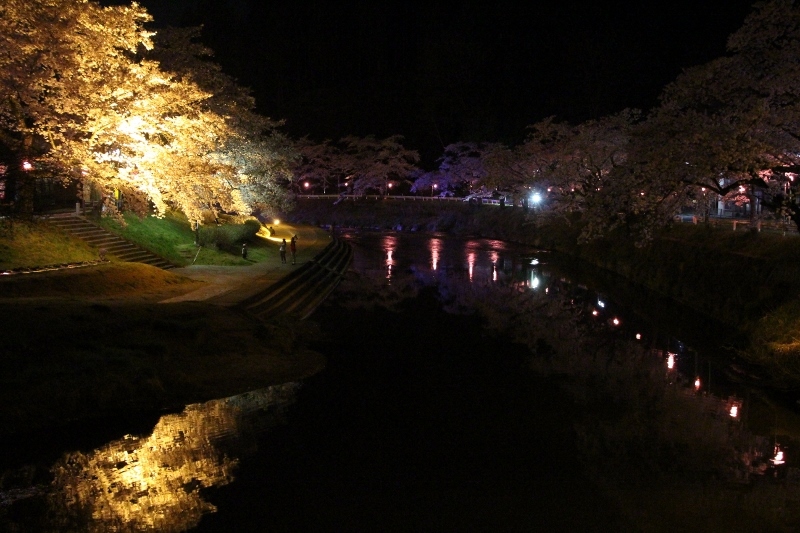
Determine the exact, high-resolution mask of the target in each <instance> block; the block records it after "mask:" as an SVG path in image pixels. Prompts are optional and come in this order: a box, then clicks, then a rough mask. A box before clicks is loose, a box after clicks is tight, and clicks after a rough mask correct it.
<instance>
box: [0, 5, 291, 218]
mask: <svg viewBox="0 0 800 533" xmlns="http://www.w3.org/2000/svg"><path fill="white" fill-rule="evenodd" d="M0 16H1V18H2V20H3V21H4V23H7V24H8V26H7V27H6V28H4V31H3V32H2V36H0V86H2V87H3V89H4V93H5V94H6V95H7V97H6V98H4V99H3V101H2V102H0V129H1V130H2V135H3V138H2V140H3V143H4V144H5V145H6V146H9V147H11V148H12V149H13V150H14V151H15V153H17V154H18V156H19V158H20V159H22V158H27V159H31V160H35V163H36V164H37V165H47V166H48V167H49V168H51V169H52V172H53V175H54V176H57V177H60V178H62V179H69V178H74V177H76V176H80V177H81V179H83V180H84V181H86V182H89V183H93V184H94V185H95V186H96V187H98V188H99V189H101V190H102V191H103V192H104V193H105V196H106V197H107V198H109V197H110V196H111V195H112V193H113V192H114V191H115V190H117V191H123V193H124V194H125V198H126V200H127V205H128V207H130V208H133V209H134V210H136V211H138V212H140V213H145V212H147V211H148V209H149V207H150V206H151V205H152V206H153V207H154V208H155V210H156V212H157V213H159V214H161V213H163V212H164V211H165V210H166V209H167V208H168V207H172V208H177V209H180V210H181V211H183V212H184V213H185V214H186V215H187V216H188V217H189V218H190V219H193V220H202V219H203V218H204V217H203V214H204V213H207V212H208V211H211V212H213V213H216V212H218V211H220V210H221V211H232V212H238V213H244V214H248V213H250V212H251V211H252V210H253V209H254V208H257V207H258V206H259V205H262V206H263V205H264V204H266V203H269V202H273V201H276V200H277V201H281V200H283V198H282V197H281V196H280V194H279V192H278V190H277V188H276V187H275V186H274V181H275V180H276V179H278V178H279V177H281V176H284V177H285V176H286V175H288V161H289V159H290V157H291V156H290V153H291V152H290V150H288V146H289V143H287V142H286V140H285V139H284V138H283V137H282V136H281V135H279V134H277V133H276V132H275V127H276V126H277V125H278V124H277V123H273V122H271V121H269V120H268V119H263V118H259V117H257V115H255V113H253V112H252V109H253V102H252V99H249V96H248V95H247V94H246V93H245V92H244V91H243V90H241V89H238V88H237V87H236V86H235V84H234V83H233V82H232V80H230V79H228V78H226V77H225V76H223V75H222V74H221V72H220V70H219V68H218V67H217V66H214V65H213V64H211V63H210V62H207V61H206V62H201V59H200V58H201V57H202V56H203V54H204V53H205V51H204V50H203V49H202V48H198V47H191V46H190V43H189V41H190V39H191V37H192V34H191V33H184V34H178V35H177V36H175V35H173V36H172V40H165V42H164V53H163V54H160V55H159V54H158V53H156V52H151V53H150V54H149V55H148V53H147V51H148V50H151V51H152V50H153V40H152V37H153V34H152V33H150V32H148V31H146V30H145V29H144V24H145V23H147V22H148V21H150V20H151V19H150V16H149V15H148V14H147V12H146V11H145V10H144V9H143V8H142V7H140V6H138V5H137V4H135V3H133V4H131V5H130V6H113V7H102V6H100V5H99V4H98V3H97V2H94V1H89V0H48V1H42V2H27V1H22V0H5V1H4V2H3V4H2V5H0ZM176 43H177V44H176ZM181 46H183V47H184V48H181ZM155 59H159V60H163V61H164V64H165V65H167V66H169V67H170V68H171V70H169V69H167V68H165V67H162V65H161V63H160V62H159V61H157V60H155ZM37 141H39V142H37ZM109 208H111V209H113V205H112V204H109Z"/></svg>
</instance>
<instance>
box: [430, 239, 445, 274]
mask: <svg viewBox="0 0 800 533" xmlns="http://www.w3.org/2000/svg"><path fill="white" fill-rule="evenodd" d="M428 250H430V252H431V269H432V270H436V269H437V268H438V267H439V253H440V252H441V250H442V240H441V239H437V238H432V239H430V240H429V241H428Z"/></svg>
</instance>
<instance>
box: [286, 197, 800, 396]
mask: <svg viewBox="0 0 800 533" xmlns="http://www.w3.org/2000/svg"><path fill="white" fill-rule="evenodd" d="M290 219H291V220H293V221H295V222H304V223H316V224H334V225H336V226H339V227H357V228H368V229H396V230H397V229H400V230H403V231H442V232H448V233H451V234H453V235H461V236H465V235H473V236H481V237H487V238H494V239H500V240H505V241H510V242H518V243H523V244H528V245H533V246H538V247H541V248H543V249H549V250H554V251H558V252H561V253H565V254H568V255H570V256H572V257H574V258H576V259H578V260H580V261H581V262H583V263H585V265H587V268H586V270H591V268H598V267H599V268H602V269H603V270H604V271H607V272H611V273H613V274H616V275H620V276H622V277H624V278H625V279H626V280H628V281H629V282H631V283H634V284H636V285H638V286H640V287H641V288H642V289H643V290H647V291H652V292H653V293H654V294H657V295H659V296H663V297H667V298H670V299H672V300H674V301H676V302H679V303H680V304H682V305H684V306H686V307H688V308H690V309H692V310H694V311H696V312H699V313H701V314H703V315H705V316H708V317H711V318H713V319H714V320H715V321H717V322H719V323H720V324H722V325H724V326H725V327H727V328H730V329H733V330H735V331H738V332H740V333H741V343H740V344H741V346H739V347H737V350H738V355H740V356H741V358H742V359H744V360H746V361H747V362H749V363H751V364H752V365H754V366H756V367H758V368H759V369H760V372H761V373H763V374H766V375H768V376H769V378H770V380H771V382H772V385H773V386H774V387H776V388H779V389H783V390H796V389H800V364H798V363H796V362H795V361H798V360H800V344H798V343H796V342H795V341H794V332H795V331H797V330H798V329H800V238H798V237H796V236H783V235H782V234H781V233H769V232H760V233H757V232H754V231H750V230H744V231H743V230H739V231H736V232H734V231H731V230H730V229H727V230H725V229H722V228H715V227H711V226H705V225H701V224H699V225H693V224H680V223H676V224H674V225H672V226H669V227H667V228H665V229H664V231H662V232H661V233H660V234H659V235H657V236H656V237H655V238H654V240H653V242H652V244H651V245H650V246H648V247H646V248H638V247H636V246H635V243H634V240H633V239H631V238H629V237H628V236H626V235H625V234H624V233H622V232H618V233H616V234H612V235H610V236H609V237H607V238H604V239H600V240H597V241H594V242H592V243H589V244H583V245H580V244H578V235H579V233H580V227H579V226H577V225H575V224H572V225H570V224H568V223H567V221H566V220H564V219H552V218H547V217H543V216H541V215H540V214H539V213H537V212H535V211H528V212H525V211H523V210H522V209H519V208H511V207H506V208H500V207H498V206H493V205H470V204H466V203H457V202H453V203H451V202H413V201H405V202H404V201H399V200H372V201H370V200H356V201H346V202H340V203H339V204H336V205H334V204H333V202H331V201H329V200H300V201H299V202H298V205H297V209H296V210H295V211H294V212H293V213H292V214H291V215H290ZM713 333H714V332H710V334H711V335H713Z"/></svg>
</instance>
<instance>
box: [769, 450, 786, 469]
mask: <svg viewBox="0 0 800 533" xmlns="http://www.w3.org/2000/svg"><path fill="white" fill-rule="evenodd" d="M770 461H771V462H772V464H774V465H775V466H777V465H782V464H784V463H785V462H786V460H785V459H784V458H783V450H781V449H780V447H779V446H775V457H773V458H772V459H770Z"/></svg>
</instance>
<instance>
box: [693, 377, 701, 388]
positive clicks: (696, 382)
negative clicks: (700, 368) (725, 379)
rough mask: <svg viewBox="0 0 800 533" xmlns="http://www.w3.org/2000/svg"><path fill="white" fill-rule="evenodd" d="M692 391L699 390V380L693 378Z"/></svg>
mask: <svg viewBox="0 0 800 533" xmlns="http://www.w3.org/2000/svg"><path fill="white" fill-rule="evenodd" d="M694 390H700V378H699V377H698V378H695V380H694Z"/></svg>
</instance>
